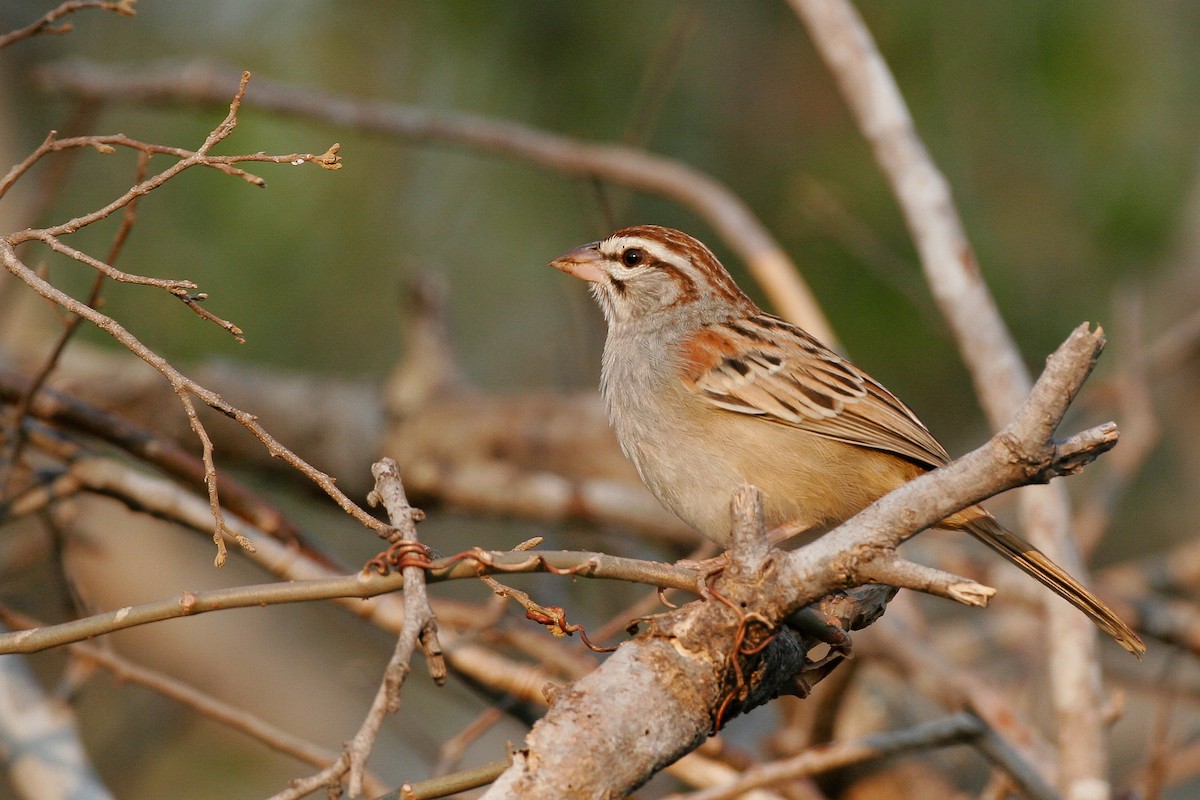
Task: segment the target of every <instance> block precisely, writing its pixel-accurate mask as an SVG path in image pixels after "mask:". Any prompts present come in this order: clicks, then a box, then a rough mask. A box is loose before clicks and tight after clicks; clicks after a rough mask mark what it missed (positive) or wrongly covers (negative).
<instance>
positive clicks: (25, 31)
mask: <svg viewBox="0 0 1200 800" xmlns="http://www.w3.org/2000/svg"><path fill="white" fill-rule="evenodd" d="M136 5H137V0H115V2H103V1H102V0H69V1H68V2H65V3H62V4H61V5H59V6H58V7H57V8H54V9H51V10H50V11H47V12H46V13H45V14H43V15H42V17H41V19H39V20H37V21H36V22H34V23H32V24H30V25H27V26H25V27H24V28H19V29H18V30H15V31H11V32H9V33H6V34H3V35H0V50H3V49H4V48H5V47H8V46H9V45H10V44H14V43H16V42H19V41H21V40H22V39H29V38H31V37H33V36H37V35H39V34H53V35H61V34H64V33H70V32H71V31H72V30H73V27H72V25H71V23H69V22H66V23H63V24H62V25H59V26H57V27H55V26H54V23H56V22H58V21H59V20H60V19H62V18H63V17H65V16H67V15H68V14H73V13H75V12H76V11H82V10H84V9H86V8H98V9H100V10H101V11H112V12H114V13H116V14H120V15H121V16H123V17H132V16H133V15H134V14H135V13H136V12H135V11H134V6H136Z"/></svg>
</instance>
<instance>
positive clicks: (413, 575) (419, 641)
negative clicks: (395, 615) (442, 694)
mask: <svg viewBox="0 0 1200 800" xmlns="http://www.w3.org/2000/svg"><path fill="white" fill-rule="evenodd" d="M371 474H372V475H373V476H374V477H375V491H374V492H373V493H372V495H371V497H370V501H371V503H372V505H376V504H382V505H383V506H384V508H386V509H387V512H388V519H390V520H391V523H392V527H394V528H395V529H396V532H397V534H398V538H397V539H396V540H395V541H394V542H393V544H395V543H397V542H403V543H407V544H412V545H416V546H418V547H419V543H418V539H417V526H416V523H417V521H418V520H420V519H424V517H425V515H424V514H422V513H421V512H420V511H419V510H418V509H415V508H413V507H412V506H410V505H409V504H408V498H407V497H406V496H405V494H404V484H402V483H401V482H400V471H399V469H398V468H397V466H396V462H395V461H393V460H391V459H390V458H385V459H382V460H380V461H378V462H376V463H375V464H374V465H372V467H371ZM402 577H403V578H404V627H403V628H401V630H400V636H399V637H398V638H397V640H396V649H395V652H394V653H393V654H392V659H391V661H389V662H388V665H387V669H386V670H385V671H384V677H383V683H382V684H381V685H380V687H379V691H378V692H376V694H375V699H374V701H373V702H372V703H371V709H370V711H368V712H367V716H366V718H365V719H364V720H363V724H362V727H360V728H359V730H358V733H356V734H355V735H354V738H353V739H351V740H350V743H349V744H348V745H347V746H346V752H347V754H348V755H349V757H350V758H349V762H350V763H349V767H350V780H349V792H350V796H351V797H358V796H359V795H361V794H362V789H363V775H364V772H365V770H366V764H367V758H368V757H369V756H370V754H371V749H372V748H373V747H374V745H375V739H376V737H377V736H378V735H379V729H380V727H381V726H382V725H383V720H384V717H385V716H386V715H387V714H395V713H396V712H397V711H399V710H400V689H401V687H403V685H404V681H405V679H406V678H407V677H408V674H409V672H411V671H412V666H411V662H412V656H413V652H414V651H415V650H416V649H417V647H418V646H419V647H420V648H421V650H422V652H424V653H425V662H426V664H427V665H428V667H429V675H430V677H431V678H432V679H433V682H434V683H435V684H437V685H438V686H441V685H444V684H445V683H446V663H445V660H444V659H443V657H442V645H441V642H440V641H439V640H438V628H437V617H435V616H434V613H433V609H432V608H430V607H429V596H428V594H427V593H426V591H425V572H424V570H422V569H421V568H420V567H419V566H408V567H405V568H404V570H403V572H402Z"/></svg>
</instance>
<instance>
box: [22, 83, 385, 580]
mask: <svg viewBox="0 0 1200 800" xmlns="http://www.w3.org/2000/svg"><path fill="white" fill-rule="evenodd" d="M249 80H250V73H249V72H243V73H242V76H241V81H240V83H239V85H238V89H237V92H236V93H235V94H234V97H233V101H232V102H231V103H230V105H229V111H228V113H227V114H226V115H225V118H224V119H223V120H222V121H221V123H220V124H219V125H217V127H216V128H214V129H213V130H212V131H211V132H210V133H209V134H208V136H207V137H206V138H205V140H204V142H203V144H201V146H200V147H199V149H197V150H196V151H195V152H194V153H190V154H188V155H187V156H186V157H184V158H181V159H180V160H179V161H177V162H176V163H175V164H173V165H172V166H171V167H169V168H167V169H166V170H163V171H162V172H160V173H158V174H157V175H155V176H153V177H151V178H150V179H148V180H144V181H141V182H139V183H137V184H135V185H134V186H133V187H132V188H130V189H129V190H128V191H127V192H126V193H125V194H123V195H122V196H120V197H118V198H117V199H115V200H113V201H112V202H110V203H109V204H108V205H106V206H104V207H103V208H101V209H98V210H96V211H93V212H91V213H90V214H85V215H83V216H81V217H77V218H76V219H73V220H70V221H69V222H65V223H62V224H59V225H55V226H51V227H49V228H44V229H40V230H33V229H27V230H25V231H19V232H17V233H14V234H10V235H8V236H5V237H0V260H2V261H3V263H4V265H5V267H6V268H7V269H8V270H9V271H10V272H11V273H13V274H14V275H16V276H17V277H18V278H20V279H21V280H22V281H24V282H25V283H26V284H27V285H28V286H29V287H30V288H32V289H33V290H34V291H36V292H37V293H38V294H40V295H41V296H43V297H45V298H46V299H47V300H50V301H51V302H52V303H54V304H56V305H57V306H59V307H61V308H63V309H65V310H67V311H70V312H71V313H73V314H75V315H76V316H78V317H81V318H83V319H86V320H87V321H89V322H91V323H92V324H94V325H96V326H97V327H99V328H100V329H101V330H104V331H105V332H106V333H108V334H109V335H111V336H113V337H114V338H116V339H117V340H118V341H119V342H121V343H122V344H123V345H125V347H126V348H127V349H129V350H130V351H131V352H133V353H134V354H135V355H137V356H138V357H139V358H141V359H142V360H143V361H146V362H147V363H148V364H150V365H151V366H152V367H154V368H155V369H156V370H158V371H159V372H160V373H161V374H162V375H163V376H164V377H165V378H167V380H168V381H169V382H170V384H171V387H172V389H173V390H174V391H175V394H176V396H177V397H178V398H179V401H180V403H181V404H182V405H183V408H184V412H185V414H186V415H187V419H188V423H189V425H190V426H191V428H192V431H193V433H195V435H196V437H197V438H198V439H199V440H200V443H201V447H202V450H203V456H202V457H203V461H204V467H205V469H204V479H205V484H206V485H207V488H208V493H209V500H210V504H211V507H212V514H213V522H214V532H213V541H214V542H215V543H216V546H217V555H216V564H217V566H221V565H222V564H223V563H224V561H225V558H226V550H225V542H224V537H225V535H227V534H229V535H232V538H234V539H235V541H237V542H238V543H239V544H240V545H241V546H242V547H243V548H245V547H247V546H248V545H249V541H248V540H246V539H239V538H238V537H237V536H236V535H233V534H230V531H229V529H228V526H227V525H226V522H225V519H224V514H223V512H222V510H221V505H220V497H219V491H218V485H217V479H216V478H217V472H216V465H215V463H214V461H213V448H212V440H211V439H210V438H209V436H208V432H207V431H206V430H205V428H204V425H203V423H202V422H201V421H200V419H199V417H198V416H197V414H196V409H195V405H194V403H193V402H192V397H193V396H194V397H197V398H199V399H200V400H201V401H203V402H204V403H206V404H207V405H209V406H210V407H212V408H214V409H216V410H218V411H220V412H221V413H224V414H226V415H227V416H230V417H232V418H233V419H235V420H237V421H238V422H240V423H241V424H242V425H243V427H245V428H247V429H248V430H249V431H250V432H251V433H252V434H254V435H255V436H256V437H257V438H258V439H259V440H260V441H261V442H262V443H263V444H264V445H266V447H267V449H268V451H269V452H270V453H271V455H272V456H273V457H279V458H283V459H284V460H285V461H287V462H288V463H289V464H290V465H292V466H293V467H294V468H296V469H297V470H299V471H300V472H302V473H303V474H305V475H306V476H308V477H309V479H310V480H313V481H314V482H315V483H317V485H318V486H320V487H321V488H322V489H324V490H325V492H326V493H327V494H329V496H330V497H332V498H333V499H334V500H335V501H336V502H337V503H338V504H339V505H340V506H341V507H342V509H343V510H345V511H346V512H347V513H349V514H350V515H351V516H353V517H354V518H355V519H357V520H359V522H361V523H362V524H364V525H366V526H367V527H369V528H371V529H373V530H376V531H381V530H382V525H381V523H380V522H379V521H378V520H376V519H375V518H374V517H372V516H371V515H370V514H368V513H367V512H366V511H364V510H363V509H361V508H360V507H359V506H358V505H357V504H355V503H354V502H353V501H351V500H350V499H349V498H348V497H347V496H346V495H345V494H344V493H342V492H341V491H340V490H339V489H337V488H336V486H334V482H333V479H332V478H331V477H330V476H328V475H326V474H325V473H323V472H320V471H319V470H317V469H315V468H314V467H312V466H311V465H309V464H308V463H307V462H305V461H304V460H303V459H301V458H300V457H299V456H296V455H295V454H294V453H292V452H291V451H290V450H288V449H287V448H285V447H283V445H282V444H280V443H279V442H278V441H277V440H276V439H274V437H272V436H270V434H268V433H267V432H266V430H265V429H264V428H262V426H261V425H259V424H258V423H257V421H256V420H255V418H254V417H253V416H252V415H250V414H248V413H246V412H244V411H241V410H240V409H237V408H234V407H233V406H231V405H229V404H228V403H226V402H225V401H224V400H223V399H221V398H220V397H219V396H218V395H217V394H215V393H214V392H211V391H209V390H208V389H205V388H204V387H202V386H200V385H199V384H197V383H195V382H194V381H192V380H190V379H188V378H186V377H185V376H184V375H183V374H182V373H180V372H179V371H178V370H176V369H175V368H174V367H173V366H171V364H170V363H169V362H168V361H167V360H166V359H164V358H162V357H161V356H159V355H158V354H157V353H154V352H153V351H151V350H150V349H149V348H147V347H146V346H145V345H143V344H142V343H141V342H140V341H139V340H138V339H137V338H135V337H134V336H133V335H132V334H131V333H130V332H129V331H128V330H126V329H125V328H124V327H123V326H121V325H120V324H119V323H117V322H116V321H115V320H113V319H112V318H111V317H108V316H106V315H104V314H101V313H100V312H99V311H97V310H96V309H94V308H91V307H90V306H89V305H87V304H85V303H81V302H79V301H78V300H76V299H75V298H73V297H71V296H69V295H67V294H66V293H64V292H63V291H61V290H60V289H58V288H57V287H55V286H53V285H52V284H50V283H49V282H48V281H46V280H45V279H44V278H43V277H42V276H40V275H38V274H37V273H36V272H34V271H33V270H31V269H29V268H28V267H27V266H26V265H25V264H24V263H22V262H21V260H20V259H19V258H18V257H17V255H16V251H15V248H16V247H17V246H18V245H20V244H22V243H24V242H27V241H30V240H34V239H37V240H41V241H43V242H45V243H46V244H48V245H49V246H51V247H52V248H53V249H55V250H58V251H59V252H63V253H64V254H66V255H69V256H71V257H72V258H75V259H76V260H79V261H81V262H82V263H85V264H88V265H89V266H91V267H93V268H94V269H97V270H99V271H101V272H103V273H104V274H106V275H108V276H109V277H112V278H114V279H116V280H122V281H126V282H133V283H144V284H148V285H153V286H158V287H159V288H163V289H166V290H167V291H170V292H171V293H173V294H175V295H177V296H179V295H187V293H188V292H189V290H191V289H194V288H195V285H194V284H192V283H191V282H190V281H167V280H161V279H154V278H144V277H141V276H131V275H128V274H127V273H124V272H121V271H119V270H116V269H115V268H114V267H112V266H111V265H108V264H105V263H103V262H100V261H99V260H98V259H94V258H92V257H91V256H89V255H87V254H86V253H83V252H81V251H78V250H75V249H74V248H70V247H68V246H66V245H64V244H62V243H61V242H59V241H58V237H59V236H62V235H64V234H69V233H74V232H75V231H77V230H79V229H81V228H83V227H85V226H87V225H91V224H93V223H95V222H97V221H99V220H101V219H104V218H105V217H107V216H108V215H110V214H112V213H114V212H115V211H117V210H119V209H122V208H126V207H128V206H129V205H130V204H131V203H133V201H134V200H135V199H137V198H139V197H141V196H143V195H145V194H146V193H148V192H150V191H152V190H154V189H155V188H157V187H159V186H161V185H163V183H165V182H166V181H168V180H170V179H171V178H173V177H175V176H176V175H178V174H179V173H180V172H182V171H183V170H185V169H188V168H190V167H193V166H198V165H207V164H213V163H218V164H222V165H225V166H229V165H231V164H233V163H236V162H237V161H238V160H251V161H281V160H284V159H288V160H289V161H290V163H305V162H310V163H316V164H319V165H321V166H323V167H326V168H328V169H337V168H338V167H339V165H340V164H339V159H338V156H337V150H338V146H337V145H334V146H333V147H331V148H330V149H329V150H328V151H327V152H326V153H324V154H322V155H320V156H313V155H311V154H308V155H299V154H293V155H292V156H267V155H264V154H261V153H259V154H255V155H252V156H244V157H243V156H224V157H221V156H209V151H210V150H211V149H212V148H213V147H214V146H216V145H217V144H218V143H220V142H221V141H222V140H224V139H225V138H226V137H228V136H229V134H230V133H232V132H233V129H234V128H235V127H236V125H237V113H238V109H239V108H240V107H241V103H242V100H243V99H244V97H245V93H246V86H247V83H248V82H249ZM83 139H87V137H83ZM89 143H90V144H93V146H95V142H89ZM121 143H122V144H126V145H127V146H128V145H129V141H128V140H124V141H122V142H121ZM53 145H54V141H53V136H50V137H48V138H47V140H46V141H45V142H44V143H43V145H42V146H41V147H40V148H38V151H36V152H35V155H34V156H31V157H30V158H29V159H26V161H25V162H22V164H23V167H22V169H28V165H29V164H32V163H33V162H34V161H36V160H37V158H38V157H40V155H42V154H45V153H46V152H49V151H50V149H52V148H53ZM105 146H108V145H107V144H105ZM20 174H21V172H20V171H19V172H18V174H17V175H16V177H19V175H20ZM16 177H12V178H11V180H15V179H16ZM189 297H190V302H189V305H190V306H191V307H192V308H193V309H195V310H198V308H197V306H196V305H195V302H194V300H195V297H193V296H189ZM205 315H206V314H202V316H205ZM206 316H207V318H209V319H212V320H214V321H217V322H218V323H221V324H222V327H225V328H226V329H227V330H231V332H232V331H233V330H234V329H235V328H236V326H232V325H230V324H228V323H224V321H223V320H219V318H216V317H213V316H212V315H206ZM235 335H237V334H235Z"/></svg>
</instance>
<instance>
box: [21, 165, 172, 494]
mask: <svg viewBox="0 0 1200 800" xmlns="http://www.w3.org/2000/svg"><path fill="white" fill-rule="evenodd" d="M149 163H150V157H149V155H148V154H146V153H141V154H140V155H139V156H138V162H137V168H136V171H135V173H134V179H133V182H134V183H135V184H136V183H141V182H142V181H144V180H145V179H146V171H147V169H148V167H149ZM2 196H3V191H2V190H0V197H2ZM139 199H140V198H135V199H134V200H132V201H131V202H130V203H129V205H127V206H125V210H124V212H123V213H122V214H121V224H120V226H119V227H118V228H117V232H116V233H115V234H113V240H112V244H111V245H110V246H109V249H108V258H107V259H106V261H107V263H108V264H113V263H115V262H116V260H117V257H118V256H119V255H120V254H121V251H122V250H123V249H124V247H125V242H126V241H127V240H128V239H129V233H130V231H132V230H133V226H134V224H135V223H136V222H137V207H138V200H139ZM104 278H105V275H104V273H103V272H101V273H99V274H97V275H96V277H95V278H94V279H93V280H92V288H91V290H90V291H89V292H88V297H87V300H85V301H84V302H85V303H87V305H89V306H90V307H92V308H98V307H99V303H100V293H101V291H102V290H103V289H104ZM82 323H83V318H82V317H78V316H71V317H68V318H67V320H66V322H65V323H64V325H63V330H62V332H61V333H60V334H59V337H58V340H57V341H55V343H54V346H53V347H52V348H51V349H50V353H49V354H48V355H47V356H46V360H45V362H43V364H42V366H41V368H40V369H38V371H37V372H36V373H35V374H34V376H33V379H32V380H30V381H29V387H28V388H27V389H26V390H25V392H24V394H23V395H22V396H21V398H20V400H18V401H17V404H16V407H15V408H14V409H13V412H12V416H13V435H12V446H11V448H10V450H9V454H8V457H7V458H6V459H3V460H0V497H4V496H5V495H6V494H7V491H6V489H7V486H8V479H9V477H10V476H11V474H12V472H11V470H13V469H15V468H16V465H17V462H18V461H19V460H20V457H21V449H22V448H23V447H24V445H25V428H24V425H23V424H22V421H23V420H24V419H25V415H26V414H28V413H29V406H30V404H31V403H32V402H33V398H34V397H35V396H36V395H37V393H38V392H39V391H41V389H42V387H43V386H44V385H45V383H46V381H47V379H49V377H50V374H51V373H52V372H53V371H54V369H55V368H56V367H57V366H58V363H59V359H60V358H62V354H63V352H64V351H65V350H66V349H67V345H68V344H69V343H70V341H71V337H73V336H74V335H75V331H77V330H79V326H80V325H81V324H82Z"/></svg>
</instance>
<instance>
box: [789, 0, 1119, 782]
mask: <svg viewBox="0 0 1200 800" xmlns="http://www.w3.org/2000/svg"><path fill="white" fill-rule="evenodd" d="M790 2H791V4H792V7H793V8H794V9H795V11H796V13H797V14H798V15H799V16H800V18H801V19H802V20H803V22H804V24H805V26H806V27H807V29H808V31H809V34H810V36H811V37H812V39H813V41H814V43H815V44H816V46H817V48H818V50H820V52H821V55H822V57H823V58H824V59H825V62H826V64H827V65H828V67H829V69H830V71H831V72H832V73H833V74H834V77H835V78H836V79H837V82H838V85H839V87H840V88H841V91H842V94H843V96H844V97H845V98H846V101H847V103H848V104H849V106H850V108H851V110H852V111H853V113H854V116H855V118H856V119H857V121H858V124H859V127H860V128H861V130H862V132H863V135H864V136H865V137H866V139H867V141H868V142H869V143H870V145H871V147H872V149H873V151H874V153H875V157H876V160H877V161H878V162H879V164H880V167H881V168H882V170H883V172H884V174H885V175H886V177H887V179H888V181H889V183H890V184H891V186H892V191H893V193H894V194H895V195H896V198H897V200H898V201H899V203H900V207H901V210H902V211H903V213H904V217H905V221H906V223H907V224H908V228H909V231H910V233H911V234H912V236H913V239H914V241H915V243H916V246H917V250H918V252H919V253H920V256H921V264H922V267H923V269H924V270H925V275H926V279H927V281H928V283H929V285H930V287H931V289H932V291H933V293H934V297H935V299H936V300H937V302H938V305H939V307H940V308H941V309H942V313H943V315H944V316H945V318H946V319H947V321H948V322H949V323H950V327H951V329H952V330H953V332H954V336H955V340H956V342H957V343H958V347H959V350H960V352H961V353H962V356H963V359H964V361H965V362H966V365H967V368H968V369H969V370H970V372H971V376H972V379H973V381H974V384H975V390H976V394H977V395H978V396H979V398H980V401H981V402H982V403H983V406H984V408H985V410H986V411H987V415H988V418H989V420H990V421H991V424H992V427H993V428H994V429H995V428H999V427H1000V426H1001V425H1003V424H1004V421H1005V420H1007V419H1008V418H1010V417H1011V415H1012V413H1013V411H1014V410H1015V409H1016V408H1017V407H1018V406H1019V405H1020V403H1021V400H1022V398H1023V396H1024V395H1025V394H1026V393H1027V392H1028V389H1029V385H1030V378H1029V375H1028V373H1027V372H1026V370H1025V368H1024V366H1023V365H1022V363H1021V359H1020V355H1019V353H1018V351H1017V348H1016V346H1015V344H1014V343H1013V341H1012V337H1011V335H1010V333H1009V331H1008V329H1007V328H1006V326H1005V325H1004V321H1003V319H1002V318H1001V317H1000V314H999V312H998V310H997V309H996V305H995V301H994V299H993V298H992V296H991V294H990V292H989V291H988V288H987V285H986V284H985V283H984V281H983V279H982V276H981V275H980V273H979V267H978V263H977V261H976V259H975V255H974V252H973V251H972V249H971V246H970V242H969V241H968V240H967V237H966V234H965V232H964V228H963V225H962V222H961V220H960V219H959V217H958V214H957V212H956V210H955V207H954V202H953V198H952V197H951V194H950V189H949V184H948V183H947V181H946V179H945V177H944V176H943V175H942V174H941V172H940V171H939V170H938V169H937V167H936V166H935V165H934V163H933V160H932V159H931V158H930V156H929V153H928V151H927V150H926V149H925V147H924V145H923V144H922V142H921V140H920V138H919V136H918V135H917V132H916V129H915V126H914V125H913V121H912V117H911V115H910V114H909V112H908V109H907V107H906V106H905V103H904V99H903V97H902V96H901V94H900V90H899V88H898V87H897V86H896V82H895V80H894V79H893V77H892V75H891V73H890V71H889V70H888V67H887V64H886V62H885V61H884V60H883V57H882V56H881V55H880V54H879V51H878V49H877V48H876V47H875V44H874V41H873V40H872V38H871V34H870V32H869V31H868V30H867V28H866V26H865V25H864V24H863V21H862V19H861V17H860V16H859V15H858V13H857V11H856V10H855V9H854V7H853V6H852V5H851V4H850V3H849V2H847V0H790ZM1020 500H1021V520H1022V527H1023V528H1024V530H1025V532H1026V533H1027V534H1028V536H1029V539H1030V540H1031V541H1032V542H1033V543H1034V544H1035V545H1037V546H1038V547H1039V548H1040V549H1041V550H1042V551H1043V552H1045V553H1046V555H1047V556H1049V557H1050V558H1051V559H1052V560H1054V561H1056V562H1058V563H1059V564H1061V565H1062V566H1063V567H1064V568H1066V569H1067V570H1068V571H1069V572H1071V573H1073V574H1075V575H1076V576H1079V577H1082V576H1083V572H1084V570H1083V564H1082V562H1081V559H1080V558H1079V555H1078V550H1077V548H1076V547H1075V544H1074V542H1073V541H1072V539H1071V532H1070V529H1069V525H1070V511H1069V507H1068V501H1067V498H1066V496H1065V494H1064V493H1063V492H1062V490H1061V489H1059V488H1057V487H1045V488H1038V489H1035V490H1027V491H1025V492H1022V493H1021V498H1020ZM1045 598H1046V599H1045V612H1046V616H1047V620H1048V623H1049V624H1048V626H1047V630H1046V650H1047V663H1048V664H1049V665H1052V668H1051V669H1050V681H1051V686H1052V697H1053V702H1054V706H1055V711H1056V716H1057V718H1058V743H1059V751H1060V757H1061V762H1062V763H1061V774H1060V780H1061V785H1062V786H1063V787H1064V788H1065V790H1066V794H1067V796H1068V797H1070V798H1073V799H1075V800H1095V799H1096V798H1106V797H1108V796H1109V795H1110V794H1111V786H1110V785H1109V783H1108V779H1107V771H1108V763H1107V762H1108V758H1107V750H1106V743H1105V739H1104V726H1103V724H1102V721H1101V719H1100V709H1101V708H1102V707H1103V705H1104V704H1103V703H1102V702H1101V700H1100V694H1101V689H1100V670H1099V666H1098V654H1097V643H1096V631H1095V628H1094V627H1093V626H1092V625H1091V623H1090V622H1089V621H1087V620H1086V619H1085V618H1084V617H1083V615H1081V614H1079V613H1077V612H1076V611H1075V610H1074V609H1072V608H1070V607H1069V606H1068V605H1067V604H1065V603H1061V602H1059V600H1058V599H1057V598H1053V597H1052V596H1051V594H1050V593H1046V594H1045Z"/></svg>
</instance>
